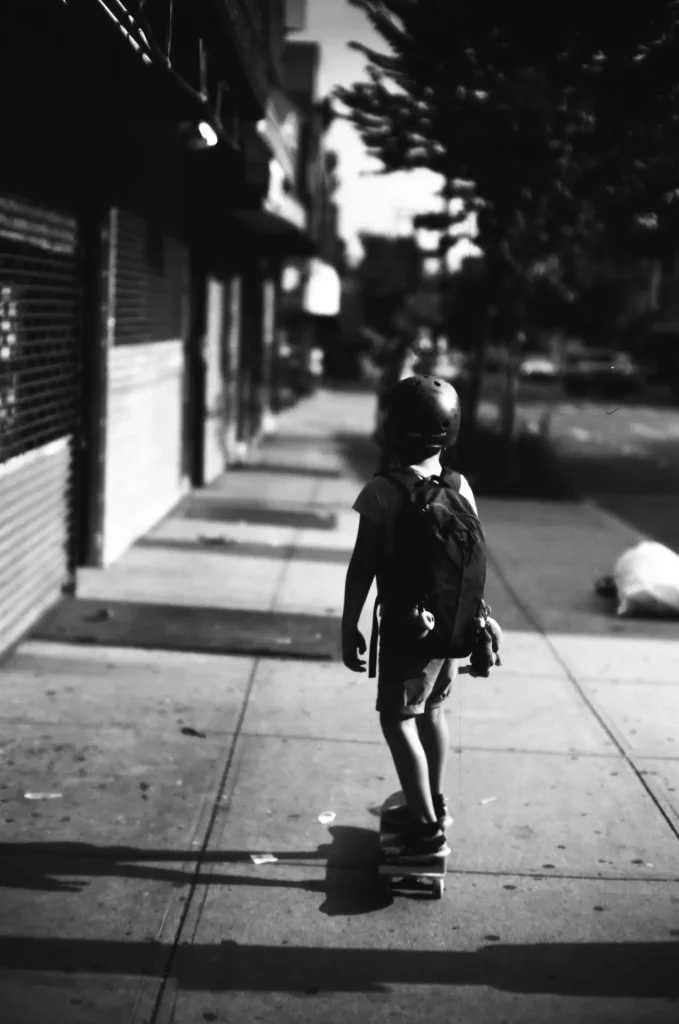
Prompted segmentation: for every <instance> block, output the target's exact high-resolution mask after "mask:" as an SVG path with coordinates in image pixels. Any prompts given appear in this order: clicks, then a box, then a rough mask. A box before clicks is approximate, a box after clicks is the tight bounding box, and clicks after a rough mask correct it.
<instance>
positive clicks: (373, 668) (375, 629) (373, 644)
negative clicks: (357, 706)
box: [368, 595, 380, 679]
mask: <svg viewBox="0 0 679 1024" xmlns="http://www.w3.org/2000/svg"><path fill="white" fill-rule="evenodd" d="M379 604H380V598H379V595H378V596H377V597H376V598H375V607H374V608H373V625H372V630H371V632H370V653H369V655H368V678H369V679H374V678H375V676H376V675H377V645H378V642H379V632H380V631H379V623H378V621H377V609H378V607H379Z"/></svg>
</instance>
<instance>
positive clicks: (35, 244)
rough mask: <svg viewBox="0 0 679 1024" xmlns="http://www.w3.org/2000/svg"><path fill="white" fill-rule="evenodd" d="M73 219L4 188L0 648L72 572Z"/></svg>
mask: <svg viewBox="0 0 679 1024" xmlns="http://www.w3.org/2000/svg"><path fill="white" fill-rule="evenodd" d="M79 299H80V296H79V279H78V271H77V264H76V220H75V218H74V217H70V216H66V215H64V214H62V213H59V212H56V211H54V210H51V209H48V208H45V207H43V206H40V205H38V204H34V203H32V202H27V201H25V200H24V199H21V200H19V199H18V198H14V197H12V196H10V195H7V194H3V193H2V192H0V651H1V650H3V649H4V648H5V647H6V646H7V645H8V644H10V643H11V642H12V641H13V640H14V639H16V638H17V637H18V636H19V635H20V634H21V633H22V632H24V631H25V630H26V629H27V628H28V627H29V626H30V625H31V623H32V622H33V621H34V620H35V619H36V618H37V616H38V615H40V614H41V612H42V611H44V610H45V609H46V608H48V607H49V606H50V604H52V602H53V601H55V600H56V599H57V598H58V597H59V594H60V593H61V590H62V588H63V586H64V585H65V584H66V583H67V582H69V579H70V572H71V565H70V563H71V553H72V544H71V540H72V537H71V530H72V505H73V502H72V489H73V488H72V450H73V436H74V432H75V429H76V422H77V413H78V408H77V393H78V392H77V388H78V383H77V378H78V374H77V318H78V316H79V313H80V301H79Z"/></svg>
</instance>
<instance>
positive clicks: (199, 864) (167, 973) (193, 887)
mask: <svg viewBox="0 0 679 1024" xmlns="http://www.w3.org/2000/svg"><path fill="white" fill-rule="evenodd" d="M259 662H260V659H259V658H255V659H254V662H253V665H252V669H251V671H250V678H249V679H248V683H247V686H246V689H245V696H244V698H243V703H242V705H241V709H240V713H239V715H238V721H237V722H236V727H235V729H234V731H233V734H232V741H231V746H230V748H229V752H228V754H227V757H226V764H225V765H224V769H223V771H222V774H221V776H220V779H219V783H218V785H217V790H216V794H215V799H214V803H213V805H212V810H211V811H210V816H209V818H208V823H207V827H206V829H205V835H204V838H203V842H202V844H201V847H200V851H199V853H198V857H197V858H196V865H195V869H194V872H193V878H192V880H191V883H190V888H189V893H188V896H187V898H186V901H185V903H184V906H183V908H182V911H181V914H180V918H179V924H178V925H177V930H176V933H175V936H174V939H173V940H172V945H171V949H170V954H169V956H168V960H167V964H166V967H165V970H164V972H163V976H162V979H161V982H160V986H159V988H158V992H157V995H156V998H155V1000H154V1002H153V1008H152V1010H151V1014H150V1016H149V1018H148V1022H147V1024H154V1022H155V1021H157V1019H158V1015H159V1014H160V1012H161V1011H162V1009H163V1002H164V1001H165V996H166V992H167V986H168V982H169V980H170V977H171V975H172V968H173V966H174V961H175V956H176V954H177V950H178V948H179V944H180V942H181V939H182V933H183V931H184V927H185V925H186V922H187V920H188V917H189V911H190V910H191V908H192V905H193V902H194V899H195V897H196V894H197V892H198V879H199V878H200V875H201V873H202V869H203V865H204V863H205V856H206V854H207V852H208V849H209V846H210V841H211V839H212V834H213V832H214V828H215V824H216V821H217V815H218V812H219V802H220V800H221V798H222V794H223V793H224V790H225V789H226V784H227V780H228V777H229V774H230V772H231V767H232V765H233V761H234V757H235V753H236V748H237V746H238V740H239V738H240V735H241V732H242V729H243V722H244V721H245V716H246V714H247V710H248V706H249V704H250V697H251V694H252V690H253V689H254V685H255V679H256V676H257V670H258V668H259ZM207 896H208V893H207V887H205V891H204V892H203V893H202V894H201V901H202V903H204V902H205V900H206V899H207ZM201 910H202V906H201V909H199V911H198V919H200V914H201ZM135 1012H136V1009H135ZM132 1019H133V1020H134V1015H133V1018H132Z"/></svg>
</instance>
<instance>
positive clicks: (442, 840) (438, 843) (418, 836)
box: [382, 824, 450, 864]
mask: <svg viewBox="0 0 679 1024" xmlns="http://www.w3.org/2000/svg"><path fill="white" fill-rule="evenodd" d="M382 852H383V853H385V854H387V856H389V857H393V858H394V859H395V860H398V861H401V862H403V863H407V864H430V863H432V862H433V861H435V860H437V859H438V858H439V857H447V856H448V854H449V853H450V847H449V846H448V843H447V841H446V837H445V833H444V832H443V831H442V829H440V828H439V829H437V831H436V832H435V834H434V835H433V836H427V835H422V832H421V831H420V829H419V828H418V827H417V825H415V824H411V825H409V826H408V827H407V828H405V829H404V830H403V831H402V832H399V833H397V834H394V835H393V836H389V837H388V838H385V839H383V841H382Z"/></svg>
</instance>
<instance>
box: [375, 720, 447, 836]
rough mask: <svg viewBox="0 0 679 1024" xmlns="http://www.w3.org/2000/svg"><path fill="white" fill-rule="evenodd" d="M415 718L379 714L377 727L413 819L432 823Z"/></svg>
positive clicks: (426, 767)
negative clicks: (392, 762)
mask: <svg viewBox="0 0 679 1024" xmlns="http://www.w3.org/2000/svg"><path fill="white" fill-rule="evenodd" d="M416 717H420V716H415V715H393V714H391V715H385V714H381V715H380V724H381V726H382V732H383V734H384V738H385V740H386V741H387V744H388V746H389V750H390V751H391V756H392V758H393V760H394V767H395V768H396V774H397V775H398V779H399V782H400V783H401V789H402V790H403V795H404V796H405V799H406V804H407V805H408V809H409V810H410V812H411V814H412V816H413V819H414V820H415V821H419V822H424V823H426V824H433V823H435V822H436V814H435V813H434V806H433V804H432V799H431V790H430V783H429V765H428V762H427V755H426V754H425V751H424V748H423V746H422V742H421V740H420V734H419V730H418V727H417V724H416V721H415V718H416ZM437 792H439V790H437Z"/></svg>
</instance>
